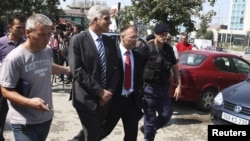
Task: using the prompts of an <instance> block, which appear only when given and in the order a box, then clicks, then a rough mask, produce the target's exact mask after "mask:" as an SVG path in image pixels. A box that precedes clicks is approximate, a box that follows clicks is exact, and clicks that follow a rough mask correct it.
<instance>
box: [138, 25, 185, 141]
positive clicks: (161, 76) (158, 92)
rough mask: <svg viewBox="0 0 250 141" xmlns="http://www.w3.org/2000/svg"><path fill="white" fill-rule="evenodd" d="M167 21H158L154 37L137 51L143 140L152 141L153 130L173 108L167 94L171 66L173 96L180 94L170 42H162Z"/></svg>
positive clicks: (154, 131)
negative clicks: (140, 58)
mask: <svg viewBox="0 0 250 141" xmlns="http://www.w3.org/2000/svg"><path fill="white" fill-rule="evenodd" d="M167 35H168V25H167V24H165V23H158V24H156V26H155V28H154V36H155V39H154V40H153V41H152V42H148V46H144V47H142V48H141V49H140V50H139V52H140V53H141V55H142V56H143V62H144V70H143V82H144V89H143V96H144V107H143V110H144V126H142V127H141V130H142V132H143V133H144V140H145V141H153V140H154V138H155V133H156V130H157V129H159V128H162V127H163V126H164V125H165V124H167V123H168V122H169V120H170V118H171V116H172V113H173V109H172V104H171V99H170V96H169V93H168V91H169V86H170V76H171V68H172V69H173V74H174V78H175V79H176V82H177V87H176V90H175V94H174V97H175V99H176V100H178V99H179V97H180V95H181V79H180V73H179V70H178V67H177V60H176V58H175V55H174V51H173V48H172V46H170V45H169V44H167V43H166V41H167Z"/></svg>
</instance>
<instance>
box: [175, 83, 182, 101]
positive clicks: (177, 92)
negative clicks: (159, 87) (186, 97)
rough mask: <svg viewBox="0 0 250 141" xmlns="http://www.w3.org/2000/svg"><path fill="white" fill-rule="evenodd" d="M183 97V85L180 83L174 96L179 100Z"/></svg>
mask: <svg viewBox="0 0 250 141" xmlns="http://www.w3.org/2000/svg"><path fill="white" fill-rule="evenodd" d="M180 97H181V85H178V86H177V87H176V89H175V91H174V98H175V100H176V101H177V100H179V99H180Z"/></svg>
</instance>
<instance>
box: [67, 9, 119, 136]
mask: <svg viewBox="0 0 250 141" xmlns="http://www.w3.org/2000/svg"><path fill="white" fill-rule="evenodd" d="M88 19H89V22H90V26H89V28H88V29H87V30H85V31H84V32H82V33H79V34H76V35H75V36H73V37H72V38H71V40H70V47H69V65H70V69H71V70H72V73H73V82H72V94H71V98H72V103H73V106H74V107H75V109H76V111H77V114H78V116H79V118H80V121H81V124H82V130H81V131H80V133H79V134H78V135H77V136H75V137H74V138H73V140H74V141H83V140H84V141H99V140H100V131H101V130H100V128H101V124H102V123H103V120H104V118H105V116H106V112H107V108H108V106H109V103H110V100H111V98H112V96H113V94H114V92H115V90H116V87H117V84H118V81H119V79H118V78H119V76H118V75H119V74H118V71H117V69H118V58H117V48H116V44H115V42H114V40H112V39H111V38H109V37H108V36H105V35H103V34H102V33H103V32H108V31H109V25H110V24H111V21H110V8H109V7H106V6H100V5H95V6H93V7H91V8H90V9H89V11H88ZM102 48H104V51H103V52H102V51H99V49H102ZM100 54H102V56H101V55H100ZM103 56H104V57H103ZM103 64H104V65H103Z"/></svg>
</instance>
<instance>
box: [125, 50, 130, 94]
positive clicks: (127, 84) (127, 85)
mask: <svg viewBox="0 0 250 141" xmlns="http://www.w3.org/2000/svg"><path fill="white" fill-rule="evenodd" d="M125 54H126V59H125V80H124V88H125V89H126V90H129V89H130V87H131V61H130V52H129V51H127V52H126V53H125Z"/></svg>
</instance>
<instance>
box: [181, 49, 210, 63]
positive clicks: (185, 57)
mask: <svg viewBox="0 0 250 141" xmlns="http://www.w3.org/2000/svg"><path fill="white" fill-rule="evenodd" d="M205 59H206V56H205V55H201V54H195V53H185V52H183V53H181V54H180V56H179V63H180V64H183V65H190V66H198V65H200V64H201V63H202V62H203V61H204V60H205Z"/></svg>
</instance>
